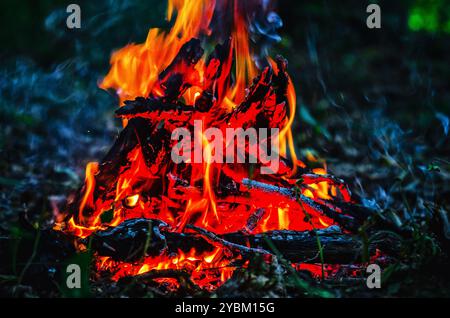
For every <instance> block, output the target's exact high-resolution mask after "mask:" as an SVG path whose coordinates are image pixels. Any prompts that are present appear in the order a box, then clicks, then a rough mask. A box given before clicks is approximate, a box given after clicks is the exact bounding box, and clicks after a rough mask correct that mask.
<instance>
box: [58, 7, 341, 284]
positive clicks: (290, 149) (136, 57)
mask: <svg viewBox="0 0 450 318" xmlns="http://www.w3.org/2000/svg"><path fill="white" fill-rule="evenodd" d="M229 1H230V3H231V4H232V6H231V8H232V12H230V14H232V20H233V26H232V28H231V33H230V35H231V40H230V41H229V45H227V46H225V45H224V46H223V49H224V48H225V47H227V49H228V51H225V52H224V56H225V57H224V59H223V60H222V61H221V63H219V62H218V61H217V60H214V59H212V60H208V59H207V57H206V55H207V54H204V55H203V56H202V57H201V59H200V60H199V61H198V62H197V63H196V64H195V66H193V67H192V68H189V69H184V68H187V66H186V65H181V66H178V65H177V66H176V67H175V69H170V66H171V65H172V62H173V61H174V59H175V58H176V56H177V54H178V52H179V51H180V49H181V48H182V47H183V45H185V44H186V43H188V42H189V41H190V40H191V39H193V38H201V37H204V36H208V35H210V34H211V29H210V25H211V22H212V19H213V16H214V12H215V9H216V1H215V0H196V1H187V0H186V1H184V0H168V7H167V16H166V18H167V20H168V21H170V22H171V23H172V27H171V29H170V30H168V31H166V30H160V29H156V28H153V29H150V30H149V32H148V35H147V38H146V41H145V42H144V43H142V44H129V45H127V46H125V47H124V48H122V49H120V50H118V51H116V52H114V53H113V54H112V57H111V60H110V63H111V68H110V70H109V72H108V74H107V75H106V76H105V78H104V79H103V81H102V82H101V84H100V87H101V88H103V89H111V90H114V91H115V92H116V93H117V95H118V96H119V99H120V105H121V106H123V105H124V101H126V100H133V99H135V98H137V97H153V98H156V99H158V98H161V99H163V98H164V97H165V95H164V94H165V85H166V84H165V81H166V80H168V77H169V76H170V75H171V74H172V73H176V72H179V73H180V74H186V76H187V82H188V83H189V85H186V86H187V87H186V89H185V90H182V91H181V92H180V96H179V100H181V101H182V103H183V104H184V105H186V106H192V107H196V105H197V103H199V102H201V99H202V97H204V93H210V94H211V95H212V96H213V98H212V101H211V103H212V104H211V110H214V111H211V112H206V113H204V112H203V113H202V114H201V115H193V116H194V117H193V118H195V119H202V122H203V123H205V125H206V126H208V127H215V126H216V124H217V123H216V121H217V117H218V116H217V113H219V114H232V113H233V110H235V109H237V107H238V106H239V105H242V102H243V101H245V99H246V97H247V95H248V91H249V88H251V87H252V84H254V83H253V82H252V81H253V79H255V78H256V76H258V74H260V73H261V74H260V77H258V78H257V79H258V82H262V81H263V75H262V74H265V73H264V72H266V71H262V70H259V69H258V68H257V66H256V65H255V62H254V57H253V52H252V48H251V45H250V41H249V38H250V34H249V27H248V22H247V19H248V17H247V16H246V15H245V14H244V13H243V12H242V11H241V10H239V6H238V4H239V1H237V0H229ZM222 53H223V52H222ZM268 64H269V65H270V66H271V69H272V70H273V72H274V74H278V75H279V74H280V73H279V72H281V70H280V69H278V66H277V62H276V61H274V60H272V59H271V58H268ZM219 67H221V72H220V74H219V75H218V76H216V71H217V70H218V68H219ZM168 69H169V70H168ZM267 69H268V68H267ZM261 71H262V72H261ZM168 72H169V73H168ZM171 72H172V73H171ZM167 73H168V74H167ZM283 74H284V73H283ZM263 85H266V86H267V84H264V83H263ZM283 92H284V91H283ZM283 94H284V95H283V96H284V97H283V100H284V101H283V102H282V103H281V104H277V102H276V96H275V95H276V94H275V93H274V91H273V90H272V91H271V90H269V91H268V93H267V94H266V96H264V97H262V100H261V101H260V102H261V104H262V103H266V104H267V105H268V108H271V109H276V111H273V112H274V115H273V116H274V117H277V120H278V121H277V120H275V123H274V124H273V125H274V126H275V127H277V128H279V129H280V133H279V138H280V154H281V155H282V156H284V157H287V156H288V154H289V156H290V159H291V160H292V162H293V163H294V165H293V167H287V166H285V167H284V170H285V172H284V175H283V176H282V177H281V178H280V179H282V181H283V186H285V184H286V183H288V184H292V185H294V184H293V183H292V182H291V180H290V179H289V177H291V176H294V175H295V174H296V172H297V169H298V168H302V169H304V168H306V165H305V164H304V163H303V162H302V161H300V160H298V159H297V155H296V150H295V144H294V139H293V133H292V126H293V122H294V119H295V112H296V92H295V88H294V85H293V83H292V80H291V78H289V77H287V87H286V90H285V92H284V93H283ZM257 104H258V103H251V105H249V109H250V110H249V115H248V116H247V118H244V120H242V121H240V120H239V119H236V118H233V117H228V118H229V119H228V121H227V122H226V123H225V124H223V125H222V126H220V127H218V128H219V129H222V130H224V129H226V127H228V126H237V127H242V126H244V125H249V122H250V123H251V120H252V119H254V117H255V118H256V115H257V114H258V113H257V110H258V107H259V109H260V108H261V107H260V106H261V105H257ZM277 107H278V108H277ZM275 113H276V114H275ZM174 116H176V115H174ZM195 116H200V118H198V117H195ZM173 119H175V118H172V117H170V118H168V120H167V122H169V123H168V125H175V124H173ZM160 122H162V123H164V124H166V123H165V122H164V120H161V121H160ZM123 124H124V126H126V125H127V119H123ZM171 127H172V128H173V126H171ZM151 129H154V127H152V128H151ZM139 138H140V137H139ZM157 138H159V137H157ZM139 142H145V141H141V140H139ZM192 143H193V144H194V143H199V144H201V146H202V149H203V153H200V156H201V157H203V159H204V161H203V163H200V164H199V163H194V162H189V163H186V165H185V166H187V167H185V166H183V167H169V165H168V164H167V163H166V162H164V160H167V158H165V157H157V159H156V161H157V162H155V163H152V164H149V163H148V162H146V158H145V157H144V154H143V150H142V148H141V147H140V146H135V147H134V148H133V149H131V150H127V151H128V153H127V156H126V158H125V159H126V160H125V159H124V160H123V161H125V162H127V164H124V166H123V167H120V169H119V170H118V172H117V180H115V181H114V182H111V183H110V184H106V185H105V184H101V185H100V187H101V189H100V190H99V191H102V192H104V193H103V194H104V195H99V193H96V189H97V188H96V187H97V186H98V182H99V180H98V179H97V175H98V174H99V171H100V170H101V169H102V167H101V166H99V164H98V163H89V164H88V165H87V167H86V179H85V185H84V188H83V189H82V193H83V194H82V197H81V199H80V201H79V207H78V213H77V215H72V216H71V217H70V218H69V220H68V221H67V223H66V224H64V226H62V225H58V228H61V229H63V230H65V231H66V232H69V233H72V234H74V235H75V236H77V237H81V238H85V237H88V236H89V235H90V234H92V233H93V232H95V231H97V230H101V229H105V228H106V227H108V226H110V227H114V226H117V225H118V224H120V223H121V222H123V221H124V220H128V219H133V218H140V217H145V218H154V219H159V220H161V221H164V222H166V223H167V224H168V225H169V226H170V228H171V229H172V230H173V231H178V232H182V231H184V229H185V227H186V225H187V224H193V225H197V226H200V227H202V228H205V229H208V230H210V231H213V232H214V233H216V234H223V233H231V232H238V231H242V230H243V229H247V230H248V231H249V232H251V233H254V234H256V233H263V232H266V231H272V230H296V231H304V230H311V229H313V228H318V229H320V228H326V227H328V226H330V225H333V224H334V222H333V220H332V219H330V218H328V217H326V216H325V215H322V214H321V213H320V212H319V211H316V210H314V209H313V208H311V207H304V206H301V204H299V203H298V202H295V201H292V200H287V199H286V197H283V196H281V195H277V194H276V193H273V194H272V193H270V194H269V193H267V192H263V191H261V190H258V189H242V188H243V187H240V188H238V186H236V189H232V190H233V191H246V192H245V195H242V196H237V195H234V194H226V193H225V194H224V193H217V191H216V189H217V188H218V185H219V183H220V182H221V178H222V177H223V176H224V175H225V176H226V177H227V178H228V179H232V181H233V182H234V183H233V184H239V183H240V181H241V180H242V178H249V177H250V176H252V174H253V172H252V171H249V169H244V168H241V167H236V166H233V167H227V166H226V165H220V164H217V163H215V162H213V160H212V156H211V150H212V149H213V148H212V147H213V144H212V142H211V141H209V140H208V138H207V137H206V136H205V135H204V134H203V133H200V139H199V140H194V141H192ZM150 146H151V145H150ZM245 146H246V145H238V147H245ZM153 150H154V149H153V148H152V149H151V151H153ZM215 151H217V150H216V149H215ZM155 152H157V151H156V150H155ZM307 159H308V161H310V162H317V161H318V159H317V158H316V157H315V156H314V155H313V154H312V153H310V152H308V153H307ZM194 161H195V160H194ZM161 166H162V167H163V168H161ZM183 169H186V170H188V169H190V170H188V174H189V178H186V180H178V179H180V178H179V175H182V174H183V173H180V170H183ZM312 171H313V172H314V173H315V174H316V175H318V176H324V178H322V179H320V178H318V179H317V180H312V179H311V180H309V181H308V182H305V183H304V184H302V186H301V188H300V189H301V193H302V194H303V195H304V196H306V197H308V198H310V199H313V200H325V201H326V200H331V199H333V198H335V197H337V196H338V195H342V197H343V198H344V200H346V201H349V200H350V194H349V193H348V192H347V191H346V189H345V188H342V187H338V186H337V185H334V184H332V183H331V182H330V181H329V180H328V179H326V178H325V176H326V174H327V170H326V166H325V165H324V167H323V168H315V169H313V170H312ZM183 172H185V171H183ZM169 174H170V175H171V176H173V177H172V178H169V180H168V181H167V180H166V179H165V177H166V176H167V175H169ZM185 175H186V173H185ZM269 182H271V184H273V185H275V186H277V185H280V184H278V183H277V182H276V181H273V180H270V181H269ZM180 183H182V185H179V184H180ZM156 188H158V189H160V188H162V189H164V191H165V192H163V193H162V194H159V193H154V192H155V189H156ZM259 207H264V213H263V214H261V215H259V214H258V213H259V212H260V211H259V210H258V208H259ZM107 213H108V214H111V215H112V217H109V218H106V217H104V216H105V214H107ZM304 213H308V214H309V215H311V216H312V218H311V221H310V222H307V221H305V218H304ZM255 215H256V216H255ZM251 216H255V218H260V220H259V221H258V222H257V224H256V225H254V226H253V227H251V228H250V226H248V222H249V219H250V218H251ZM55 228H56V227H55ZM229 254H230V253H227V252H226V251H225V250H224V249H223V248H221V247H217V248H215V249H214V250H213V251H207V252H202V253H200V252H198V251H197V250H195V248H193V249H192V250H190V251H188V252H186V251H182V250H179V251H178V253H176V255H167V254H163V255H160V256H157V257H153V256H152V257H145V258H144V259H143V260H142V261H140V262H138V263H126V262H117V261H114V260H113V259H111V258H109V257H97V258H96V266H97V269H98V270H99V271H102V270H108V271H111V272H113V273H114V275H113V279H116V280H117V279H119V278H120V277H123V276H129V275H142V274H145V273H147V272H150V271H153V270H165V269H183V270H186V271H188V272H189V273H190V274H191V279H192V280H193V281H194V282H195V283H196V284H198V285H199V286H201V287H204V288H206V289H211V288H214V286H215V287H217V286H220V285H221V284H223V282H225V281H226V280H227V279H229V278H230V277H231V275H232V273H233V272H234V270H235V266H233V265H232V263H233V261H235V260H236V259H239V257H236V256H230V255H229ZM158 281H159V282H164V283H167V284H169V285H174V286H175V285H176V282H175V281H174V280H173V279H166V278H164V279H158Z"/></svg>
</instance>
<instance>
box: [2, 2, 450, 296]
mask: <svg viewBox="0 0 450 318" xmlns="http://www.w3.org/2000/svg"><path fill="white" fill-rule="evenodd" d="M378 2H379V4H380V5H381V8H382V14H383V15H382V28H381V29H379V30H369V29H368V28H367V27H366V24H365V19H366V16H367V14H366V13H365V8H366V5H367V4H366V3H365V2H364V1H363V2H361V1H349V2H348V3H345V4H343V3H341V2H339V3H338V2H337V1H336V2H335V1H333V2H331V1H321V2H318V3H315V4H309V3H308V4H300V3H297V2H296V1H295V2H294V1H293V2H288V1H279V4H278V8H279V9H278V12H279V14H280V16H281V17H282V18H283V21H284V26H283V28H282V29H281V30H280V32H279V33H280V35H281V36H282V38H283V40H282V41H281V42H280V43H279V44H277V45H275V46H274V47H272V48H271V52H272V53H273V54H279V53H281V54H282V55H283V56H285V57H286V58H287V59H288V60H289V70H290V74H291V75H292V79H293V81H294V83H295V86H296V88H297V95H298V96H297V97H298V100H297V105H298V109H297V114H296V120H295V127H294V135H295V138H296V147H297V150H298V152H299V154H300V156H301V157H305V156H306V155H307V153H308V152H310V153H313V154H314V155H315V156H316V157H318V158H320V160H321V161H324V162H326V163H327V166H328V169H329V170H330V172H331V173H333V174H334V175H336V176H338V177H340V178H343V179H344V180H345V181H346V182H347V183H348V184H349V186H350V189H351V190H352V192H353V194H354V197H355V198H357V199H358V200H359V201H360V202H362V203H363V204H365V205H367V206H370V207H372V208H375V209H376V210H377V211H379V213H380V215H382V216H383V217H385V218H387V219H389V220H391V221H392V222H394V223H396V224H397V228H400V229H403V230H404V231H405V232H407V234H406V235H403V236H402V238H401V246H400V248H399V250H400V253H399V256H398V258H397V259H396V260H395V262H394V263H392V264H391V265H389V266H388V267H387V268H385V269H384V273H383V282H382V284H383V288H382V289H380V290H376V291H372V290H368V289H367V288H366V287H365V286H364V284H361V283H360V284H350V283H348V282H340V283H336V282H326V281H325V282H320V281H319V282H317V281H315V280H313V279H311V277H309V276H308V275H306V274H303V273H300V274H293V273H291V272H289V271H288V273H291V274H288V275H284V274H283V270H285V269H286V266H285V264H282V263H281V264H272V265H271V266H269V265H267V264H265V263H264V262H257V261H255V266H254V267H253V269H252V270H251V271H244V272H242V273H240V274H238V275H236V277H235V278H233V279H232V280H231V281H229V282H228V283H227V284H226V285H225V286H223V287H222V288H221V289H219V290H217V291H216V292H215V294H217V295H218V296H246V295H252V296H281V297H283V296H318V297H354V296H362V297H372V296H382V297H389V296H395V297H398V296H406V297H410V296H424V297H436V296H450V275H449V273H448V271H447V268H448V265H449V259H448V252H449V243H450V240H449V239H450V227H449V224H448V211H450V202H449V199H448V198H449V197H450V156H449V155H450V142H449V137H448V133H449V131H448V130H449V117H448V116H449V114H450V90H449V87H448V83H449V74H450V65H449V64H448V61H447V60H448V56H449V54H450V41H449V36H450V34H449V33H447V31H446V30H445V28H442V29H441V28H439V24H436V25H437V27H436V28H431V29H430V28H425V29H421V28H420V23H419V24H417V23H415V22H414V21H416V20H417V17H414V19H416V20H414V19H413V20H412V21H413V22H414V23H415V24H414V23H413V22H411V14H412V13H414V14H416V15H417V14H419V13H417V12H420V10H419V11H417V8H421V5H422V4H423V1H415V2H414V1H411V2H408V1H396V4H392V3H390V2H388V1H378ZM24 3H28V2H24ZM136 3H137V2H136ZM433 3H435V5H437V6H439V5H441V6H442V7H441V9H442V10H440V9H439V10H438V12H441V14H443V15H444V18H445V14H446V12H448V10H449V8H448V5H447V3H446V2H445V1H433ZM64 5H65V2H64V1H56V2H54V3H50V1H42V2H39V4H34V6H35V7H32V5H31V4H30V5H27V4H22V2H21V4H17V3H15V2H13V1H6V2H5V3H2V4H1V6H2V7H1V8H0V9H1V10H2V11H3V12H10V13H16V15H12V14H9V15H6V18H5V19H2V23H5V24H8V27H2V28H1V30H2V31H1V38H2V41H1V42H2V47H1V49H0V56H1V60H2V62H1V65H0V97H1V98H0V111H1V116H0V123H1V126H2V130H1V131H0V189H1V194H0V211H1V212H0V240H1V242H2V244H1V245H0V246H1V250H0V256H1V263H0V295H6V296H28V297H39V296H77V295H72V294H70V293H69V292H68V291H66V290H64V289H63V288H61V287H60V286H57V284H56V283H55V284H53V283H52V284H50V285H45V284H41V283H40V282H39V281H36V280H35V278H33V275H32V274H30V271H31V272H32V271H34V270H35V266H34V265H33V259H34V256H35V255H36V248H37V247H38V245H39V244H33V242H38V241H39V240H38V239H37V238H36V237H35V236H34V235H35V234H34V230H33V228H31V229H30V228H27V227H26V226H25V225H24V224H31V226H32V227H33V226H34V227H38V226H40V227H43V228H45V227H46V226H49V225H50V224H49V222H50V220H51V216H52V213H53V211H54V209H55V206H54V205H55V204H56V202H63V201H64V200H65V198H66V196H67V194H68V193H70V192H72V191H74V190H76V189H77V188H78V187H79V186H80V185H81V183H82V181H83V177H84V167H85V165H86V163H87V162H88V161H93V160H99V159H101V157H102V156H103V155H104V154H105V152H106V151H107V150H108V148H109V147H110V146H111V144H112V142H113V140H114V138H115V137H116V136H117V134H118V132H119V131H120V123H119V122H118V121H117V120H116V119H114V117H113V110H114V109H115V108H116V106H117V99H116V97H115V96H114V95H113V94H111V93H108V92H105V91H102V90H101V89H99V88H98V86H97V82H98V80H99V79H100V78H101V77H102V76H104V75H105V74H106V72H107V69H108V59H109V56H110V53H111V51H112V50H113V49H114V48H119V47H121V46H123V45H125V44H126V43H128V42H142V41H143V40H144V39H145V34H146V31H147V29H148V28H149V27H150V26H166V23H165V22H164V21H163V20H162V17H163V13H164V3H163V2H158V3H157V4H155V3H152V2H150V3H148V4H146V5H142V4H140V6H141V7H140V6H138V5H137V4H135V3H134V1H118V2H117V5H116V6H108V3H107V1H98V2H96V5H95V6H94V5H93V4H86V5H84V6H82V8H83V19H84V20H83V27H82V29H81V30H72V31H68V30H67V29H66V28H65V27H64V22H65V20H64V17H65V15H64V14H65V13H64V12H65V11H64V9H65V6H64ZM3 6H4V7H3ZM433 10H434V9H433ZM425 11H426V12H432V11H429V10H428V11H427V10H425ZM419 15H420V14H419ZM15 16H18V18H17V19H16V20H13V18H12V17H15ZM444 18H443V19H444ZM447 18H448V14H447ZM14 19H15V18H14ZM417 25H419V27H418V26H417ZM427 25H429V24H427ZM11 28H13V29H14V30H15V32H7V31H6V30H10V29H11ZM11 34H14V36H12V35H11ZM52 204H53V205H52ZM24 215H26V216H27V217H26V218H25V217H24ZM387 231H391V230H388V229H386V230H385V232H387ZM379 234H380V235H385V234H386V233H379ZM360 235H364V233H363V231H362V232H361V233H360ZM11 238H16V240H14V241H15V242H17V241H18V240H17V238H20V242H21V243H20V244H22V245H20V244H19V246H25V247H26V248H20V249H19V250H20V251H21V252H20V253H21V254H20V255H17V254H16V252H17V245H16V244H9V243H5V242H10V241H11ZM30 242H31V244H28V243H30ZM80 257H83V258H85V259H86V260H85V262H86V264H88V263H89V255H83V256H80ZM55 281H58V280H57V279H56V278H55ZM81 293H82V294H80V295H81V296H87V295H91V296H102V297H118V296H157V295H159V294H160V293H161V291H160V290H158V289H156V288H154V286H151V285H148V284H143V282H142V281H136V280H131V282H130V281H125V282H122V283H119V284H111V283H110V282H109V281H108V280H107V278H104V279H99V280H97V281H96V282H93V283H91V284H90V285H89V288H87V289H86V290H83V291H82V292H81ZM178 294H179V295H191V294H198V295H204V292H199V291H193V290H191V289H189V287H186V288H182V289H181V290H180V291H178ZM80 295H78V296H80ZM208 295H209V294H208Z"/></svg>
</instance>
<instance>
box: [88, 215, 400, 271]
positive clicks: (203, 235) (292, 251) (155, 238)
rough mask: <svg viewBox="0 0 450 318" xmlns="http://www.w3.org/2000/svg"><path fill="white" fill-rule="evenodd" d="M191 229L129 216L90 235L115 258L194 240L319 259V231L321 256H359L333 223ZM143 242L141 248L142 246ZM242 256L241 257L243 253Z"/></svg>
mask: <svg viewBox="0 0 450 318" xmlns="http://www.w3.org/2000/svg"><path fill="white" fill-rule="evenodd" d="M187 228H190V229H193V230H195V233H177V232H171V231H170V230H169V229H168V228H167V224H164V223H162V222H161V221H159V220H149V219H132V220H127V221H125V222H123V223H122V224H120V225H118V226H117V227H114V228H110V229H106V230H103V231H97V232H96V233H94V234H93V235H92V236H91V237H90V238H86V239H84V240H82V241H83V242H84V243H87V241H88V240H89V239H92V247H93V249H94V250H95V251H96V252H97V253H98V255H100V256H109V257H111V258H113V259H115V260H119V261H137V260H139V258H141V257H143V256H144V255H152V256H155V255H161V254H162V253H168V254H176V253H179V251H182V252H185V253H187V252H188V251H189V250H190V249H191V248H192V247H193V246H195V248H196V249H197V251H198V252H210V251H212V250H214V248H215V246H216V245H217V244H219V245H221V246H222V247H223V248H225V249H229V250H230V251H231V252H232V253H240V255H243V256H245V257H249V256H251V255H255V254H262V255H268V256H272V257H275V256H276V254H275V252H274V251H273V250H272V247H273V246H275V247H276V249H277V250H278V251H279V253H280V254H281V256H282V257H283V258H285V259H286V260H288V261H290V262H293V263H300V262H302V263H319V262H320V258H319V248H318V245H317V237H319V239H320V242H321V245H322V248H323V257H324V262H325V263H327V264H345V263H355V262H358V261H361V256H362V253H363V248H364V244H363V242H362V241H361V239H359V238H357V237H355V236H352V235H349V234H344V233H342V231H341V230H340V229H339V227H337V226H333V227H330V228H327V229H324V230H317V231H303V232H298V231H289V230H284V231H283V230H281V231H269V232H266V233H260V234H254V235H249V234H245V233H242V232H235V233H227V234H223V235H215V234H212V233H211V232H209V231H206V230H204V229H201V228H198V227H194V226H188V227H187ZM390 244H392V240H386V241H377V242H374V243H373V244H371V245H370V246H369V251H371V252H374V251H375V249H377V248H383V249H384V250H385V249H386V247H387V246H388V245H390ZM145 248H146V250H144V249H145ZM245 257H244V258H245Z"/></svg>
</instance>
